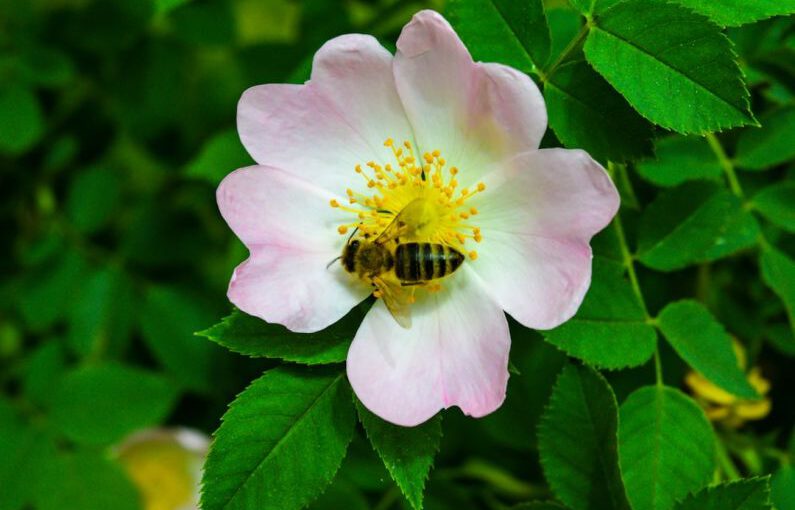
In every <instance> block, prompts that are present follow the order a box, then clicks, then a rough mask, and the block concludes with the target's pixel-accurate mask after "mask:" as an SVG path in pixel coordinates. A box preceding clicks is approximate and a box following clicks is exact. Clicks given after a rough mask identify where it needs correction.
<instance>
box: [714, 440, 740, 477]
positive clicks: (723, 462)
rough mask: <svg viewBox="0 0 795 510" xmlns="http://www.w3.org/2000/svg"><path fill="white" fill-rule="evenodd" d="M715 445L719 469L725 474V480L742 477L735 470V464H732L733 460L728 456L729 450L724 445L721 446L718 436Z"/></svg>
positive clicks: (721, 442)
mask: <svg viewBox="0 0 795 510" xmlns="http://www.w3.org/2000/svg"><path fill="white" fill-rule="evenodd" d="M715 446H716V448H717V451H718V464H720V469H721V471H723V474H724V475H725V476H726V480H728V481H731V480H739V479H740V478H742V476H741V475H740V472H739V471H738V470H737V466H735V465H734V462H733V461H732V459H731V457H730V456H729V452H727V451H726V447H725V446H723V441H721V439H720V437H718V438H716V441H715Z"/></svg>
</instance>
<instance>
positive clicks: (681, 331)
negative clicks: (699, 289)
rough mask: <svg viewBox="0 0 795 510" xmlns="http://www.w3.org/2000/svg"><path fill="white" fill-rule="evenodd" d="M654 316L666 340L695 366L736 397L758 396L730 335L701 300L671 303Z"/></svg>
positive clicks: (689, 363) (750, 397) (684, 358)
mask: <svg viewBox="0 0 795 510" xmlns="http://www.w3.org/2000/svg"><path fill="white" fill-rule="evenodd" d="M657 319H658V322H659V327H660V331H661V332H662V334H663V336H665V338H666V339H667V340H668V343H669V344H671V346H672V347H673V348H674V350H675V351H676V352H677V354H679V356H681V357H682V359H683V360H685V362H687V364H688V365H690V366H691V367H692V368H693V369H694V370H696V371H698V372H700V373H701V375H703V376H704V377H706V378H707V379H709V380H710V381H712V382H713V383H715V384H716V385H718V386H720V387H721V388H723V389H724V390H726V391H728V392H729V393H733V394H735V395H737V396H738V397H741V398H745V399H755V398H759V395H758V394H757V392H756V390H754V388H753V387H752V386H751V384H750V383H749V382H748V378H747V377H746V376H745V373H744V372H743V371H742V370H741V368H740V364H739V361H738V360H737V356H736V355H735V353H734V348H733V347H732V339H731V337H730V336H729V334H728V333H727V332H726V330H725V329H723V326H722V325H721V324H720V323H719V322H718V321H717V320H715V317H713V316H712V314H710V313H709V311H707V309H706V308H704V307H703V306H702V305H701V304H700V303H698V302H696V301H692V300H683V301H677V302H676V303H670V304H668V305H667V306H666V307H665V308H664V309H663V311H662V312H660V315H659V316H658V318H657Z"/></svg>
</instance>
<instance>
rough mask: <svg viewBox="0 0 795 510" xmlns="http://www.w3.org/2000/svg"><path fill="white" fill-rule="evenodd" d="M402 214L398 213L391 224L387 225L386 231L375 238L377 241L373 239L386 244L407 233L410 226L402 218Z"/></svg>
mask: <svg viewBox="0 0 795 510" xmlns="http://www.w3.org/2000/svg"><path fill="white" fill-rule="evenodd" d="M401 214H402V213H401ZM401 214H398V215H397V216H395V217H394V218H393V219H392V221H391V222H389V225H387V226H386V228H385V229H384V231H383V232H381V233H380V234H378V237H376V238H375V241H373V242H374V243H376V244H386V243H388V242H389V241H392V240H394V239H397V238H398V237H400V236H402V235H404V234H406V232H407V231H408V226H407V224H406V222H405V221H403V219H402V218H401Z"/></svg>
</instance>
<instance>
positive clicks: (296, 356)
mask: <svg viewBox="0 0 795 510" xmlns="http://www.w3.org/2000/svg"><path fill="white" fill-rule="evenodd" d="M360 322H361V314H360V313H359V312H358V311H356V310H354V311H352V312H350V313H349V314H348V315H347V316H346V317H344V318H343V319H341V320H340V321H338V322H336V323H334V324H332V325H331V326H329V327H328V328H326V329H324V330H322V331H319V332H317V333H307V334H300V335H297V334H295V333H293V332H291V331H290V330H288V329H287V328H285V327H284V326H281V325H279V324H269V323H267V322H265V321H263V320H262V319H259V318H257V317H252V316H251V315H247V314H245V313H242V312H239V311H234V312H232V315H230V316H228V317H226V318H225V319H224V320H223V321H221V322H219V323H218V324H216V325H215V326H213V327H211V328H209V329H206V330H204V331H201V332H199V333H197V334H199V335H201V336H203V337H206V338H209V339H210V340H212V341H213V342H216V343H218V344H219V345H222V346H224V347H226V348H227V349H229V350H231V351H234V352H238V353H240V354H245V355H246V356H253V357H264V358H279V359H283V360H285V361H293V362H296V363H304V364H306V365H318V364H325V363H340V362H342V361H345V357H346V356H347V354H348V347H349V346H350V344H351V341H352V340H353V335H354V334H355V333H356V328H357V327H358V324H359V323H360Z"/></svg>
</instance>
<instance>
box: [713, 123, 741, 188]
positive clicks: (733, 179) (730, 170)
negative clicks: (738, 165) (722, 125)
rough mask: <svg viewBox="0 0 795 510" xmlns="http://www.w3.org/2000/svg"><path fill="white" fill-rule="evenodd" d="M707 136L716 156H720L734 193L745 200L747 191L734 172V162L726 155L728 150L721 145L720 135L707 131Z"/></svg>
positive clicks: (719, 160) (721, 164)
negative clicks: (744, 190)
mask: <svg viewBox="0 0 795 510" xmlns="http://www.w3.org/2000/svg"><path fill="white" fill-rule="evenodd" d="M706 138H707V142H709V146H710V147H711V148H712V152H714V153H715V156H716V157H717V158H718V162H719V163H720V166H721V168H723V173H725V174H726V180H727V181H729V187H730V188H731V190H732V193H734V194H735V196H737V198H739V199H741V200H742V201H743V202H745V193H743V188H742V186H740V180H739V179H737V174H736V173H735V172H734V163H732V160H731V159H729V157H728V156H727V155H726V151H725V150H723V145H721V143H720V140H718V137H717V136H715V135H714V134H713V133H707V134H706Z"/></svg>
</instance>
